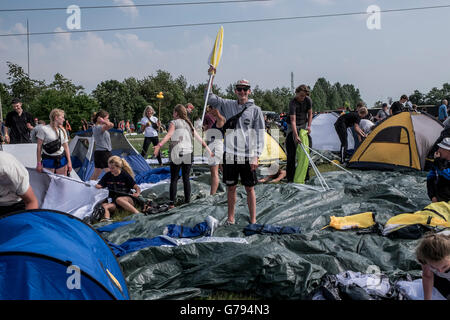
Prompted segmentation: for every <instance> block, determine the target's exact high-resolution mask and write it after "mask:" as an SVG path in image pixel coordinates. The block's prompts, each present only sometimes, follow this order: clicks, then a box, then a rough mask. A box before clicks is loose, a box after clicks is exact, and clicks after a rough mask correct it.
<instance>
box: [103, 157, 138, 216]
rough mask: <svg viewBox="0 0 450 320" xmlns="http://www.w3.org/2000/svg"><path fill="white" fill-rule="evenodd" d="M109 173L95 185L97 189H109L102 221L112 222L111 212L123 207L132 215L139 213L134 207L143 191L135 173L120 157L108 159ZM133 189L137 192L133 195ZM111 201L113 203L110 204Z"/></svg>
mask: <svg viewBox="0 0 450 320" xmlns="http://www.w3.org/2000/svg"><path fill="white" fill-rule="evenodd" d="M108 168H109V170H110V171H109V172H107V173H105V175H104V176H103V177H102V178H101V179H100V181H99V182H98V184H96V185H95V187H96V188H97V189H101V188H108V190H109V195H108V200H107V201H106V202H104V203H103V204H102V207H103V208H104V209H105V216H104V219H103V220H102V221H110V219H111V214H110V211H114V210H116V208H117V207H121V208H123V209H124V210H126V211H129V212H131V213H139V211H138V210H137V209H136V208H135V207H134V205H135V198H137V197H139V195H140V194H141V189H140V188H139V186H138V185H137V184H136V182H135V181H134V178H133V177H134V173H133V170H132V169H131V167H130V165H129V164H128V162H127V161H126V160H125V159H122V158H120V157H118V156H112V157H110V158H109V159H108ZM131 189H134V190H136V192H134V193H133V194H131V193H130V192H131ZM109 199H111V202H109Z"/></svg>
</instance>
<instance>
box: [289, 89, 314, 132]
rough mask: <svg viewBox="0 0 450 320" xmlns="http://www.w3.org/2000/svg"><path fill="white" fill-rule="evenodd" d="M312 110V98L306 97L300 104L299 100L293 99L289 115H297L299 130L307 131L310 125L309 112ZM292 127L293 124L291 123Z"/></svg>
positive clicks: (296, 124)
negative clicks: (308, 124) (307, 126)
mask: <svg viewBox="0 0 450 320" xmlns="http://www.w3.org/2000/svg"><path fill="white" fill-rule="evenodd" d="M311 108H312V100H311V98H310V97H305V99H304V100H303V101H302V102H298V101H297V99H295V98H294V99H292V100H291V102H289V115H290V116H292V115H295V126H296V127H297V130H298V129H306V124H307V123H308V111H309V110H310V109H311ZM288 124H289V125H290V124H291V122H290V121H289V122H288Z"/></svg>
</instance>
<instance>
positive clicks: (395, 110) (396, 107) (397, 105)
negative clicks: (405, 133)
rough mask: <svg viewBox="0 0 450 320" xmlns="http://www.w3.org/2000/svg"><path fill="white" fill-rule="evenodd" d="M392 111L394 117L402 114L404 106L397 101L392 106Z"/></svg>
mask: <svg viewBox="0 0 450 320" xmlns="http://www.w3.org/2000/svg"><path fill="white" fill-rule="evenodd" d="M391 110H392V115H394V114H397V113H400V112H402V111H403V105H402V104H401V103H400V101H395V102H394V103H393V104H392V106H391Z"/></svg>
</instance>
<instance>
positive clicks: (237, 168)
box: [207, 66, 265, 224]
mask: <svg viewBox="0 0 450 320" xmlns="http://www.w3.org/2000/svg"><path fill="white" fill-rule="evenodd" d="M208 73H209V74H211V73H213V74H215V68H214V67H212V66H211V67H210V68H209V70H208ZM211 86H212V81H211ZM207 89H208V88H207ZM234 89H235V90H234V93H235V94H236V96H237V100H231V99H223V98H220V97H218V96H217V95H215V94H213V93H212V92H211V93H210V94H209V97H207V98H208V101H207V103H208V104H209V105H210V106H211V107H212V108H215V109H217V110H218V111H219V112H220V114H222V115H223V116H224V117H225V119H226V120H227V121H226V123H225V125H224V127H223V129H224V130H225V139H224V143H225V146H224V154H223V182H224V183H225V184H226V185H227V200H228V220H227V222H226V223H227V224H234V223H235V219H234V211H235V205H236V189H237V184H238V180H239V177H240V179H241V183H242V184H243V185H244V186H245V191H246V192H247V205H248V210H249V212H250V223H256V194H255V189H254V186H255V185H256V184H257V183H258V178H257V175H256V168H257V167H258V158H259V156H260V155H261V154H262V152H263V148H264V134H265V133H264V117H263V113H262V111H261V108H260V107H258V106H257V105H255V103H254V101H253V99H249V97H248V96H249V94H250V93H251V90H250V82H249V81H248V80H245V79H242V80H239V81H237V82H236V84H235V86H234ZM233 117H234V118H233ZM231 119H235V121H231ZM232 122H233V123H235V124H234V125H232V124H231V123H232Z"/></svg>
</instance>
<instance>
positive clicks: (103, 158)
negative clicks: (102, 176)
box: [94, 150, 112, 169]
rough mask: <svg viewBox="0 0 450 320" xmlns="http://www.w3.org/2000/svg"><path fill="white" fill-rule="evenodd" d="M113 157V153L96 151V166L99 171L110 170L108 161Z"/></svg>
mask: <svg viewBox="0 0 450 320" xmlns="http://www.w3.org/2000/svg"><path fill="white" fill-rule="evenodd" d="M111 156H112V154H111V151H108V150H96V151H94V164H95V167H96V168H98V169H105V168H108V159H109V158H110V157H111Z"/></svg>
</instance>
